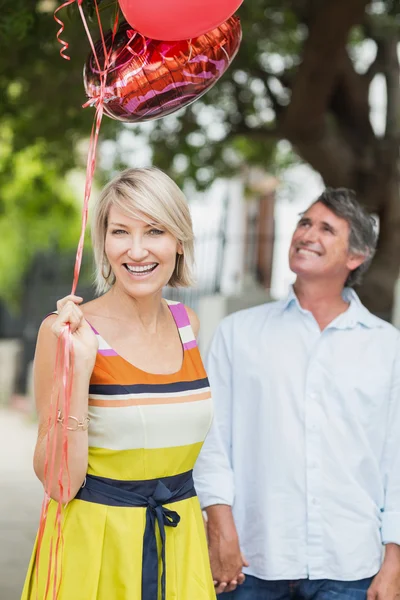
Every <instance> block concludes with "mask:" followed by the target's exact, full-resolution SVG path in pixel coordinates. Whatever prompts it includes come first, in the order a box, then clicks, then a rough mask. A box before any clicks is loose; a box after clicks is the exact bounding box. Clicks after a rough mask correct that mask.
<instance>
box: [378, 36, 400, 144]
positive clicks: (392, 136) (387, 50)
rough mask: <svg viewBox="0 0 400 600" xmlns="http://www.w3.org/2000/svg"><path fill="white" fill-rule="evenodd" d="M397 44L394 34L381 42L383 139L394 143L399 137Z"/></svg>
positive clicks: (399, 77) (399, 71) (399, 78)
mask: <svg viewBox="0 0 400 600" xmlns="http://www.w3.org/2000/svg"><path fill="white" fill-rule="evenodd" d="M398 43H399V36H398V35H395V34H394V35H391V36H389V37H388V38H387V39H386V40H385V41H384V42H382V44H383V46H384V54H385V62H384V65H385V66H384V69H383V74H384V76H385V80H386V90H387V110H386V128H385V138H386V139H387V140H396V141H397V140H398V138H399V135H400V113H399V107H400V66H399V59H398V55H397V47H398ZM397 152H398V150H397Z"/></svg>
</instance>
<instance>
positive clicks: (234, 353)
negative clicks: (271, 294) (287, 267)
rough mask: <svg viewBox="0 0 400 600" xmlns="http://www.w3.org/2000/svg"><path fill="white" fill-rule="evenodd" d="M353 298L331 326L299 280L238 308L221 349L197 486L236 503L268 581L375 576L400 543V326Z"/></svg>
mask: <svg viewBox="0 0 400 600" xmlns="http://www.w3.org/2000/svg"><path fill="white" fill-rule="evenodd" d="M344 297H345V299H346V300H347V301H349V302H350V306H349V308H348V309H347V310H346V312H344V313H343V314H341V315H340V316H338V317H337V318H336V319H335V320H334V321H333V322H332V323H331V324H330V325H329V326H328V327H327V328H326V329H325V330H324V331H322V332H321V331H320V329H319V327H318V324H317V322H316V321H315V319H314V317H313V315H312V314H311V313H310V312H309V311H306V310H303V309H302V308H301V306H300V304H299V302H298V300H297V298H296V296H295V294H294V292H293V290H291V291H290V294H289V296H288V298H287V299H286V300H284V301H280V302H273V303H270V304H265V305H262V306H258V307H255V308H251V309H248V310H244V311H240V312H238V313H235V314H233V315H230V316H229V317H227V318H226V319H224V320H223V321H222V323H221V324H220V326H219V328H218V330H217V332H216V335H215V337H214V340H213V342H212V345H211V348H210V352H209V355H208V361H207V367H208V369H207V370H208V375H209V378H210V382H211V389H212V393H213V397H214V403H215V420H214V424H213V427H212V429H211V432H210V434H209V436H208V438H207V440H206V442H205V445H204V447H203V450H202V451H201V453H200V457H199V460H198V463H197V465H196V468H195V484H196V488H197V492H198V495H199V498H200V502H201V504H202V506H203V507H206V506H210V505H212V504H221V503H223V504H232V503H233V512H234V518H235V522H236V526H237V529H238V533H239V539H240V544H241V548H242V551H243V553H244V555H245V556H246V558H247V559H248V561H249V563H250V567H249V568H248V569H244V571H245V572H247V573H249V574H251V575H254V576H256V577H259V578H261V579H271V580H278V579H300V578H306V577H309V578H310V579H325V578H326V579H338V580H356V579H362V578H365V577H369V576H372V575H374V574H375V573H376V572H377V571H378V570H379V568H380V565H381V561H382V543H383V544H385V543H389V542H395V543H397V544H400V347H399V339H400V334H399V331H398V330H397V329H395V328H394V327H393V326H391V325H389V324H388V323H386V322H384V321H382V320H380V319H378V318H377V317H375V316H373V315H372V314H371V313H370V312H368V310H367V309H366V308H365V307H364V306H363V305H362V304H361V302H360V300H359V299H358V297H357V295H356V294H355V293H354V292H353V291H351V290H350V289H346V290H345V291H344Z"/></svg>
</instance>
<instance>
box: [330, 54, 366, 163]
mask: <svg viewBox="0 0 400 600" xmlns="http://www.w3.org/2000/svg"><path fill="white" fill-rule="evenodd" d="M330 109H331V111H332V112H333V114H334V115H335V117H336V120H337V122H338V125H339V127H340V129H341V131H342V135H343V136H344V138H345V139H346V141H347V142H348V143H350V144H351V146H352V147H353V148H354V149H355V151H356V152H357V153H358V154H359V155H360V154H362V153H365V151H366V150H368V148H369V147H370V145H371V142H372V141H373V140H374V139H375V133H374V130H373V128H372V125H371V120H370V105H369V82H368V81H367V80H366V79H365V78H364V76H363V75H359V74H358V73H357V72H356V71H355V69H354V65H353V63H352V61H351V59H350V57H349V55H348V53H347V51H346V49H345V48H344V49H343V52H342V55H341V58H340V61H339V66H338V74H337V79H336V85H335V88H334V92H333V94H332V98H331V102H330Z"/></svg>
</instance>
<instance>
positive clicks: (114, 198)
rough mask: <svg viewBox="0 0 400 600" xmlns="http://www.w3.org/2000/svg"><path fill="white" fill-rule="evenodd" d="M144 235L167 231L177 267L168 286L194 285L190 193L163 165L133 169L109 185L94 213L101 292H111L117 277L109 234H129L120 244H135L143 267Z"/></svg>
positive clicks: (94, 231) (93, 231)
mask: <svg viewBox="0 0 400 600" xmlns="http://www.w3.org/2000/svg"><path fill="white" fill-rule="evenodd" d="M144 233H146V234H147V238H151V237H158V236H162V234H167V235H166V236H164V237H168V238H169V241H171V240H172V239H174V241H175V243H176V248H175V252H174V256H175V263H174V269H172V271H171V274H170V277H169V278H168V279H167V280H166V282H165V284H168V285H169V286H170V287H177V286H184V287H186V286H189V285H191V284H192V283H193V278H192V272H193V229H192V220H191V217H190V212H189V208H188V205H187V202H186V198H185V196H184V195H183V193H182V192H181V190H180V189H179V188H178V186H177V185H176V184H175V183H174V182H173V181H172V180H171V179H170V178H169V177H168V176H167V175H166V174H165V173H163V172H162V171H159V170H158V169H128V170H127V171H124V172H122V173H121V174H120V175H118V176H117V177H116V178H115V179H114V180H113V181H111V182H110V183H109V184H108V185H107V186H106V187H105V188H104V190H103V192H102V194H101V196H100V198H99V200H98V202H97V204H96V206H95V210H94V214H93V225H92V240H93V248H94V255H95V261H96V267H97V274H96V283H97V290H98V292H100V293H102V292H104V291H107V290H108V289H110V287H111V286H112V285H113V284H114V283H115V280H116V278H115V273H114V271H113V267H112V265H111V262H110V258H109V255H108V248H110V252H112V250H113V248H114V245H113V243H110V241H111V240H110V237H114V238H116V237H119V238H125V240H124V241H123V242H122V243H121V245H120V246H119V247H120V248H125V249H126V248H127V245H129V244H131V252H130V257H131V260H132V263H133V266H135V264H134V263H135V261H136V262H137V264H136V266H137V267H140V266H145V265H144V264H143V263H144V261H145V259H146V254H147V245H148V244H147V243H144V244H143V243H142V242H143V238H144ZM147 238H146V239H147ZM157 244H158V242H157ZM115 246H117V244H116V245H115ZM150 246H151V247H152V244H150ZM135 252H136V257H134V256H133V254H132V253H135ZM155 262H156V261H155ZM146 266H147V265H146ZM114 267H115V268H117V265H116V264H114Z"/></svg>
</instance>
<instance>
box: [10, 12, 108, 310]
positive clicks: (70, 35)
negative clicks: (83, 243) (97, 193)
mask: <svg viewBox="0 0 400 600" xmlns="http://www.w3.org/2000/svg"><path fill="white" fill-rule="evenodd" d="M57 4H58V3H57V2H55V1H54V0H40V1H39V0H32V1H31V2H26V0H12V2H11V0H0V298H1V299H4V300H6V301H7V303H8V304H9V305H11V306H12V307H13V308H14V309H15V308H18V307H19V304H20V299H21V291H22V290H21V284H22V282H23V277H24V275H25V274H26V272H27V270H28V269H29V268H30V264H31V261H32V260H33V259H34V257H35V256H36V254H37V252H40V251H46V250H53V251H60V252H62V251H67V250H73V249H74V248H75V247H76V245H77V242H78V239H79V230H80V208H79V203H78V202H77V201H76V198H75V194H74V192H73V190H72V189H71V188H70V187H69V186H68V183H67V181H66V178H65V175H66V173H68V171H69V170H70V169H72V168H76V167H77V166H81V167H82V169H83V168H84V162H85V159H83V160H82V158H81V156H80V154H81V153H80V152H79V145H80V144H79V143H80V142H81V141H82V140H84V139H87V138H88V137H89V135H90V129H91V124H92V120H93V111H92V110H91V109H85V110H84V109H83V108H82V104H83V103H84V102H85V99H86V98H85V92H84V89H83V81H82V66H83V63H84V60H85V58H86V55H87V53H88V52H89V44H88V41H87V39H86V35H85V32H84V29H83V27H82V23H81V21H80V17H79V15H78V14H77V11H76V10H70V11H68V10H67V11H63V14H62V17H63V19H64V20H65V23H66V31H65V36H63V37H65V38H66V39H68V41H69V42H70V47H69V50H68V54H69V55H70V56H71V61H70V62H67V61H65V60H63V59H62V58H61V57H60V55H59V50H60V44H59V43H58V42H57V39H56V32H57V29H58V26H57V24H56V23H55V21H54V19H53V11H54V9H55V8H56V6H57ZM92 25H93V30H94V35H95V37H96V38H97V35H98V34H97V32H96V31H95V30H96V24H95V23H93V24H92ZM105 121H106V122H105V123H104V124H103V134H104V135H107V134H108V135H109V136H112V132H113V131H115V130H117V129H118V126H119V124H118V125H117V124H116V123H114V122H113V121H111V120H105ZM72 267H73V264H71V282H72V274H73V270H72Z"/></svg>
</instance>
